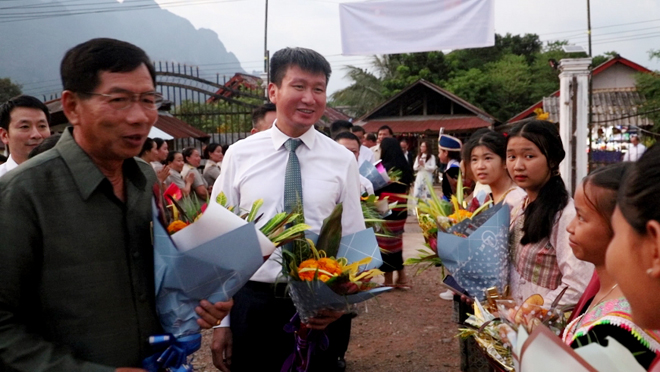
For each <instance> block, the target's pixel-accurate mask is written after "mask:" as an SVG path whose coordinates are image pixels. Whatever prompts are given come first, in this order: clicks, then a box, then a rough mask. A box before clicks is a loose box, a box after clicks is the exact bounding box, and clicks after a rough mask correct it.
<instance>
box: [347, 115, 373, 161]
mask: <svg viewBox="0 0 660 372" xmlns="http://www.w3.org/2000/svg"><path fill="white" fill-rule="evenodd" d="M351 132H353V134H355V135H356V136H357V138H358V139H359V140H360V156H359V157H358V167H359V166H361V165H362V163H364V162H365V161H368V162H369V163H374V162H375V160H374V152H373V151H371V149H370V148H368V147H367V146H365V145H364V140H365V137H366V135H367V133H366V132H365V131H364V128H362V127H361V126H359V125H354V126H353V127H352V128H351Z"/></svg>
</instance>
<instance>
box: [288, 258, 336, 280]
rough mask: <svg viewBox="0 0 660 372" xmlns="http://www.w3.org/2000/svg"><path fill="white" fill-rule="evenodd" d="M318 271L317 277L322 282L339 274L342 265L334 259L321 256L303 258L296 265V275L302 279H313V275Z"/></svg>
mask: <svg viewBox="0 0 660 372" xmlns="http://www.w3.org/2000/svg"><path fill="white" fill-rule="evenodd" d="M317 272H318V278H319V280H321V281H322V282H327V281H328V280H329V279H330V278H332V277H335V276H337V275H340V274H341V273H342V267H341V265H340V264H339V262H337V261H336V260H335V259H332V258H327V257H324V258H321V259H318V260H316V259H313V258H310V259H309V260H305V261H303V262H301V263H300V266H298V277H299V278H300V279H301V280H304V281H312V280H314V276H315V275H316V273H317Z"/></svg>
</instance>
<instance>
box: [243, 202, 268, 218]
mask: <svg viewBox="0 0 660 372" xmlns="http://www.w3.org/2000/svg"><path fill="white" fill-rule="evenodd" d="M262 205H264V200H263V199H257V200H255V201H254V203H252V208H251V209H250V213H249V214H248V216H247V219H246V221H247V222H252V221H254V219H255V218H256V217H257V213H258V212H259V209H260V208H261V206H262Z"/></svg>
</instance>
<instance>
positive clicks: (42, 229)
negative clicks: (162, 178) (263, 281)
mask: <svg viewBox="0 0 660 372" xmlns="http://www.w3.org/2000/svg"><path fill="white" fill-rule="evenodd" d="M61 75H62V83H63V84H62V85H63V86H64V92H62V109H63V111H64V114H65V115H66V117H67V119H68V120H69V122H70V123H71V124H72V126H73V127H72V128H67V129H66V130H65V131H64V133H63V134H62V137H61V139H60V141H59V142H58V143H57V145H55V148H53V149H52V150H50V151H47V152H46V153H44V154H42V155H40V156H38V157H36V158H34V159H31V160H30V161H29V162H27V163H26V164H24V165H22V166H21V167H19V168H18V169H16V170H15V171H13V172H11V173H9V174H7V175H6V176H4V177H3V178H2V179H0V231H2V239H1V240H0V250H1V251H2V259H1V260H0V371H31V372H46V371H72V372H83V371H85V372H115V371H116V372H129V371H143V372H144V370H142V369H140V368H139V367H141V366H142V361H143V360H144V358H146V357H147V356H149V355H150V354H151V353H152V352H153V350H152V349H151V346H150V345H149V337H150V336H153V335H158V334H161V333H162V332H163V331H162V327H161V325H160V321H159V319H158V316H157V314H156V305H155V291H156V289H155V285H154V256H153V245H152V232H151V224H152V221H153V220H152V201H153V200H154V191H158V188H157V182H156V175H155V173H154V172H153V169H152V168H151V166H150V165H149V164H147V163H144V162H138V161H136V160H135V159H134V157H135V156H136V155H137V154H138V153H139V152H140V150H141V148H142V144H143V143H144V141H145V139H146V138H147V136H148V134H149V130H150V129H151V127H152V125H153V124H154V122H155V121H156V119H157V118H158V107H159V106H160V103H161V101H162V97H161V96H160V94H159V93H157V92H156V90H155V72H154V69H153V66H152V64H151V60H150V59H149V57H147V55H146V54H145V53H144V51H143V50H142V49H140V48H138V47H136V46H134V45H132V44H129V43H126V42H123V41H119V40H113V39H93V40H90V41H87V42H85V43H82V44H80V45H78V46H75V47H74V48H72V49H70V50H69V51H68V52H67V53H66V54H65V56H64V59H63V61H62V65H61ZM186 274H190V275H194V273H186ZM230 307H231V302H227V303H216V304H211V303H209V302H208V301H205V300H203V301H201V302H200V306H199V307H198V308H197V309H196V312H197V314H198V315H199V316H200V319H198V320H197V322H198V324H199V325H200V326H202V327H204V328H210V327H211V326H212V325H214V324H219V322H220V319H222V318H223V317H224V315H226V314H227V312H228V311H229V308H230Z"/></svg>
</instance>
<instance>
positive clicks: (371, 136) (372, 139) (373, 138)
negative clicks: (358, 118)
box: [365, 133, 378, 142]
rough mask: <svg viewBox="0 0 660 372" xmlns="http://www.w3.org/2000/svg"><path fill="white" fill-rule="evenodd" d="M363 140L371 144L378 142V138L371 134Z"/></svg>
mask: <svg viewBox="0 0 660 372" xmlns="http://www.w3.org/2000/svg"><path fill="white" fill-rule="evenodd" d="M365 138H366V139H367V140H368V141H371V142H376V140H378V137H376V135H375V134H373V133H367V136H366V137H365Z"/></svg>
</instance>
